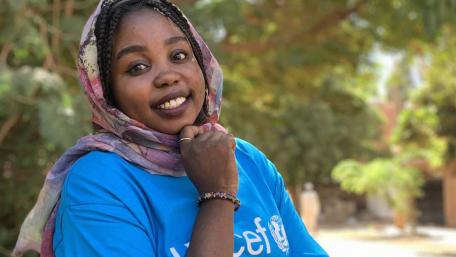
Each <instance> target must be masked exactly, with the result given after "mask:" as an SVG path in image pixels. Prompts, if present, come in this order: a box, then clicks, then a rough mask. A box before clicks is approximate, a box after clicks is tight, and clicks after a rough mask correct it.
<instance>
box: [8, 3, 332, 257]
mask: <svg viewBox="0 0 456 257" xmlns="http://www.w3.org/2000/svg"><path fill="white" fill-rule="evenodd" d="M78 69H79V72H80V77H81V82H82V85H83V87H84V90H85V92H86V94H87V96H88V98H89V101H90V103H91V107H92V112H93V124H94V127H95V133H94V134H93V135H89V136H86V137H83V138H81V139H80V141H79V142H78V143H77V144H76V145H75V146H74V147H72V148H70V149H69V150H68V151H67V152H66V153H65V154H64V155H63V156H62V157H61V158H60V159H59V160H58V161H57V163H56V164H55V166H54V167H53V168H52V170H51V171H50V173H49V175H48V176H47V178H46V182H45V185H44V187H43V189H42V191H41V192H40V196H39V198H38V201H37V203H36V205H35V207H34V208H33V209H32V211H31V212H30V214H29V215H28V216H27V218H26V220H25V221H24V224H23V225H22V228H21V233H20V236H19V239H18V242H17V245H16V248H15V250H14V252H13V254H14V255H17V256H19V255H21V254H22V253H24V252H25V251H26V250H29V249H34V250H38V251H39V250H41V254H42V256H84V257H89V256H111V257H112V256H135V257H138V256H157V257H158V256H172V257H178V256H198V257H204V256H211V257H214V256H217V257H218V256H277V257H279V256H313V257H317V256H318V257H326V256H327V254H326V253H325V251H324V250H323V249H322V248H321V247H320V246H319V245H318V244H317V243H316V242H315V241H314V240H313V239H312V238H311V237H310V236H309V234H308V233H307V231H306V229H305V227H304V225H303V223H302V221H301V219H300V217H299V216H298V215H297V213H296V211H295V209H294V206H293V204H292V202H291V200H290V198H289V196H288V194H287V193H286V191H285V187H284V183H283V180H282V177H281V176H280V174H279V173H278V172H277V170H276V168H275V167H274V165H273V164H272V163H271V162H270V161H269V160H268V159H267V158H266V157H265V156H264V155H263V154H262V153H261V152H260V151H259V150H257V149H256V148H255V147H254V146H252V145H251V144H249V143H247V142H246V141H243V140H241V139H234V138H233V136H232V135H230V134H228V133H227V132H226V131H225V129H223V127H222V126H220V125H219V124H217V120H218V115H219V113H220V104H221V91H222V80H223V79H222V72H221V69H220V67H219V65H218V63H217V61H216V60H215V58H214V56H213V55H212V54H211V52H210V51H209V49H208V48H207V46H206V44H205V43H204V42H203V40H202V39H201V38H200V36H199V35H198V34H197V32H196V31H195V30H194V28H193V27H192V25H191V24H190V23H189V22H188V20H187V19H186V18H185V17H184V16H183V14H182V13H181V12H180V10H178V9H177V7H176V6H174V5H173V4H171V3H170V2H168V1H166V0H105V1H103V2H102V3H100V4H99V6H98V8H97V9H96V11H95V12H94V14H93V15H92V16H91V17H90V18H89V20H88V22H87V24H86V27H85V28H84V31H83V34H82V39H81V46H80V56H79V61H78ZM241 203H242V205H241ZM43 228H44V232H43Z"/></svg>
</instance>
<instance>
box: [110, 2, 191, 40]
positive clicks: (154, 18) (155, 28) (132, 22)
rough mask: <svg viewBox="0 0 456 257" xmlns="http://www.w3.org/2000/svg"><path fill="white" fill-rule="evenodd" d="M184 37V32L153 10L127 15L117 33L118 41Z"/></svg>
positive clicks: (141, 10)
mask: <svg viewBox="0 0 456 257" xmlns="http://www.w3.org/2000/svg"><path fill="white" fill-rule="evenodd" d="M173 36H184V34H183V33H182V31H181V30H180V29H179V28H178V27H177V26H176V25H175V24H174V23H173V22H172V21H171V20H170V19H169V18H167V17H165V16H164V15H162V14H161V13H159V12H158V11H156V10H154V9H152V8H148V7H145V8H142V9H140V10H135V11H132V12H129V13H127V14H125V16H124V17H123V18H122V19H121V21H120V24H119V26H118V28H117V31H116V35H115V38H116V41H119V40H120V41H124V40H127V41H130V40H133V41H135V40H142V39H146V40H147V39H148V38H154V39H166V38H169V37H173Z"/></svg>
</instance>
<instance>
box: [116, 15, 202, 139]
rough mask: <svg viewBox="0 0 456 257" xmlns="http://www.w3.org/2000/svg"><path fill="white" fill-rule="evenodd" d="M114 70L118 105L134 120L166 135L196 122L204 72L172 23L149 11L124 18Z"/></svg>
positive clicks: (121, 24) (117, 38)
mask: <svg viewBox="0 0 456 257" xmlns="http://www.w3.org/2000/svg"><path fill="white" fill-rule="evenodd" d="M111 68H112V71H111V74H112V75H111V76H112V89H113V94H114V100H115V103H116V106H117V107H118V108H119V109H120V110H121V111H122V112H123V113H125V114H126V115H127V116H129V117H130V118H133V119H135V120H137V121H140V122H142V123H143V124H145V125H146V126H148V127H149V128H151V129H154V130H156V131H159V132H162V133H166V134H177V133H179V131H180V130H181V129H182V128H183V127H184V126H186V125H192V124H193V123H194V122H195V120H196V118H197V116H198V114H199V113H200V111H201V109H202V106H203V102H204V90H205V87H204V77H203V73H202V71H201V69H200V67H199V65H198V62H197V61H196V59H195V57H194V55H193V51H192V47H191V46H190V43H189V42H188V40H187V39H186V37H185V36H184V34H183V33H182V31H181V30H180V29H179V28H178V27H177V26H176V25H175V24H174V23H173V22H171V21H170V20H169V19H168V18H166V17H164V16H163V15H161V14H160V13H158V12H156V11H154V10H152V9H149V8H145V9H141V10H138V11H134V12H131V13H129V14H127V15H126V16H124V17H123V18H122V21H121V22H120V24H119V27H118V28H117V31H116V34H115V38H114V42H113V50H112V67H111Z"/></svg>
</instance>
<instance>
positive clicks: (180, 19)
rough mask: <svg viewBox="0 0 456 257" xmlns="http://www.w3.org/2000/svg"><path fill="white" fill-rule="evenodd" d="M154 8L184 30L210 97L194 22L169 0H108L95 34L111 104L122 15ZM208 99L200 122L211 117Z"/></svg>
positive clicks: (105, 94) (103, 82)
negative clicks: (114, 51) (115, 41)
mask: <svg viewBox="0 0 456 257" xmlns="http://www.w3.org/2000/svg"><path fill="white" fill-rule="evenodd" d="M142 8H151V9H153V10H156V11H158V12H160V13H161V14H163V15H165V16H166V17H168V18H169V19H170V20H171V21H172V22H173V23H174V24H176V26H177V27H178V28H179V29H180V30H181V31H182V33H184V35H185V37H186V38H187V40H188V42H189V43H190V46H191V47H192V50H193V54H194V56H195V58H196V60H197V62H198V65H199V67H200V69H201V71H202V73H203V77H204V81H205V88H206V97H207V90H208V84H207V83H208V82H207V77H206V72H205V69H204V64H203V55H202V52H201V48H200V47H199V45H198V43H197V41H196V39H195V37H194V36H193V33H192V32H191V30H190V25H189V23H188V21H187V19H186V18H185V17H184V16H183V14H182V12H181V11H180V10H179V9H178V8H177V7H176V6H175V5H174V4H172V3H171V2H169V1H168V0H104V1H103V3H102V6H101V10H100V14H99V16H98V18H97V20H96V23H95V37H96V39H97V52H98V60H97V61H98V67H99V70H100V80H101V84H102V87H103V94H104V97H105V99H106V101H107V103H108V104H110V105H112V106H116V103H115V100H114V93H113V89H112V80H111V76H112V74H111V65H112V60H111V56H112V48H113V39H114V34H115V31H116V29H117V27H118V25H119V24H120V21H121V19H122V17H124V16H125V15H126V14H128V13H131V12H134V11H137V10H140V9H142ZM207 109H208V108H207V101H206V99H205V101H204V104H203V109H202V110H201V112H200V114H199V115H198V117H197V120H196V122H197V123H201V122H202V121H204V119H205V118H206V117H207Z"/></svg>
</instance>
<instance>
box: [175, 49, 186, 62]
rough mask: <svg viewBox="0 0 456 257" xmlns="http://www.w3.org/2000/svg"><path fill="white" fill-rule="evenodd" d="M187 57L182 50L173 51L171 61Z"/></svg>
mask: <svg viewBox="0 0 456 257" xmlns="http://www.w3.org/2000/svg"><path fill="white" fill-rule="evenodd" d="M187 57H188V54H187V53H186V52H183V51H179V52H177V53H174V54H173V55H172V56H171V58H172V60H173V61H178V62H179V61H183V60H185V59H187Z"/></svg>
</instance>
